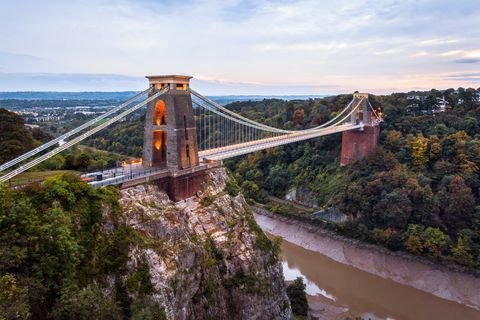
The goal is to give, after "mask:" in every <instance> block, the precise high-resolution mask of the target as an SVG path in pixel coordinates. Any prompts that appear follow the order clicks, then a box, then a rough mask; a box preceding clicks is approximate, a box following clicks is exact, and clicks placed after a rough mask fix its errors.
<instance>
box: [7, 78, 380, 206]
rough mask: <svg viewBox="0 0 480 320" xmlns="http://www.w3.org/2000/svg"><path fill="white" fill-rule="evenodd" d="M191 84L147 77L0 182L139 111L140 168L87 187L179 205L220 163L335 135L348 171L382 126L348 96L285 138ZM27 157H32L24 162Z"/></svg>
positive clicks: (361, 101) (363, 97) (357, 98)
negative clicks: (144, 85) (137, 189)
mask: <svg viewBox="0 0 480 320" xmlns="http://www.w3.org/2000/svg"><path fill="white" fill-rule="evenodd" d="M191 78H192V77H189V76H179V75H168V76H148V77H147V79H148V80H149V88H148V89H146V90H145V91H143V92H141V93H139V94H138V95H136V96H135V97H133V98H131V99H130V100H128V101H126V102H125V103H122V104H121V105H119V106H118V107H115V108H113V109H111V110H109V111H108V112H106V113H104V114H102V115H100V116H98V117H97V118H95V119H92V120H90V121H88V122H86V123H85V124H83V125H81V126H79V127H78V128H75V129H74V130H72V131H70V132H68V133H66V134H64V135H62V136H60V137H58V138H56V139H54V140H52V141H50V142H48V143H46V144H44V145H41V146H39V147H37V148H35V149H34V150H31V151H29V152H27V153H25V154H23V155H21V156H19V157H18V158H16V159H13V160H11V161H9V162H7V163H4V164H2V165H0V172H1V171H5V170H7V169H10V168H12V167H13V166H16V165H17V164H20V166H18V167H17V168H15V169H13V170H11V171H9V172H8V173H5V174H4V175H3V176H1V177H0V183H1V182H5V181H8V180H10V179H12V178H13V177H15V176H16V175H18V174H20V173H22V172H24V171H26V170H28V169H30V168H32V167H33V166H35V165H37V164H39V163H41V162H42V161H44V160H46V159H48V158H50V157H52V156H54V155H56V154H58V153H59V152H62V151H63V150H65V149H67V148H69V147H71V146H73V145H75V144H77V143H79V142H81V141H82V140H84V139H86V138H88V137H90V136H92V135H93V134H95V133H97V132H98V131H100V130H103V129H104V128H106V127H108V126H109V125H111V124H113V123H115V122H117V121H119V120H121V119H123V118H125V117H126V116H128V115H129V114H131V113H132V112H134V111H136V110H139V109H140V108H142V107H144V106H146V109H147V111H146V117H145V119H146V120H145V124H144V128H145V132H144V142H143V156H142V159H141V161H138V162H137V163H136V164H130V165H129V166H127V167H126V168H122V169H121V170H118V168H114V169H111V170H106V171H104V172H103V173H102V175H100V178H99V179H96V180H97V181H91V182H90V184H91V185H93V186H95V187H99V186H106V185H119V186H120V187H122V188H124V187H130V186H134V185H137V184H141V183H145V182H154V183H155V184H157V185H158V186H159V187H160V188H161V189H162V190H165V191H166V192H167V194H168V195H169V196H170V198H171V199H172V200H173V201H180V200H183V199H186V198H189V197H191V196H193V195H195V194H196V193H197V192H198V191H199V190H200V188H201V185H202V183H203V181H204V179H205V173H206V170H208V169H210V168H212V167H216V166H219V165H221V160H223V159H227V158H231V157H235V156H239V155H244V154H248V153H252V152H255V151H260V150H264V149H268V148H273V147H276V146H280V145H284V144H289V143H294V142H298V141H303V140H308V139H313V138H316V137H321V136H325V135H329V134H334V133H339V132H342V135H343V136H342V154H341V165H348V164H349V163H351V162H352V161H356V160H359V159H362V158H363V157H366V156H367V155H368V154H370V153H371V152H372V151H373V150H374V148H375V146H376V145H377V143H378V137H379V130H380V129H379V124H380V122H381V121H382V119H381V116H380V115H379V114H377V113H376V111H375V110H374V109H373V108H372V106H371V104H370V103H369V101H368V94H365V93H355V94H354V95H353V99H352V100H351V101H350V103H349V104H348V105H347V106H346V107H345V108H344V109H343V110H341V111H340V112H339V113H338V114H337V115H336V116H335V117H333V118H332V119H331V120H329V121H327V122H326V123H324V124H322V125H319V126H317V127H314V128H309V129H305V130H297V131H293V130H284V129H280V128H275V127H271V126H268V125H265V124H263V123H259V122H256V121H253V120H250V119H248V118H246V117H243V116H242V115H240V114H237V113H235V112H233V111H231V110H229V109H226V108H225V107H223V106H222V105H220V104H218V103H215V102H214V101H212V100H210V99H208V98H206V97H205V96H203V95H201V94H200V93H198V92H196V91H194V90H193V89H191V88H190V79H191ZM145 96H146V98H145ZM142 98H143V100H142V101H140V102H139V100H141V99H142ZM132 104H133V105H132ZM122 110H123V111H122ZM120 111H122V112H120ZM117 113H118V114H117ZM115 114H117V115H115ZM90 127H92V128H91V129H90V130H87V128H90ZM85 130H87V131H85ZM63 142H64V143H63ZM47 149H50V150H49V151H47ZM32 157H36V158H34V159H33V160H30V161H29V162H26V163H24V162H25V161H27V159H29V158H32ZM21 163H22V164H21Z"/></svg>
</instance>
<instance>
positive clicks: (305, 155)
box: [226, 89, 480, 269]
mask: <svg viewBox="0 0 480 320" xmlns="http://www.w3.org/2000/svg"><path fill="white" fill-rule="evenodd" d="M478 92H479V91H477V90H473V89H467V90H463V89H459V90H458V91H457V92H456V91H454V90H453V89H451V90H447V91H446V92H443V93H442V92H439V91H435V90H432V91H431V92H429V93H428V96H427V99H425V101H424V102H423V103H421V104H420V108H424V109H429V108H430V107H431V105H432V104H433V103H434V102H435V98H436V97H440V96H442V95H445V99H446V100H447V101H450V103H451V107H452V108H451V109H450V110H449V111H448V112H445V113H440V114H426V115H422V116H414V115H413V114H412V113H411V112H407V108H406V107H407V105H408V102H407V99H406V96H407V95H406V94H392V95H389V96H377V97H376V98H375V99H372V103H373V104H374V105H376V106H381V108H382V110H383V113H384V118H385V122H384V123H383V124H382V133H381V143H380V146H379V147H378V148H377V150H376V152H375V153H374V154H373V155H372V156H371V157H370V158H369V159H365V160H363V161H360V162H358V163H355V164H353V165H350V166H348V167H340V166H339V155H340V144H341V136H340V135H332V136H328V137H325V138H321V139H316V140H313V141H308V142H305V143H299V144H293V145H288V146H284V147H281V148H275V149H273V150H267V151H264V152H259V153H255V154H251V155H248V156H246V157H243V158H241V159H231V160H229V161H226V165H227V166H228V167H229V168H230V170H232V171H233V172H234V173H235V176H236V178H237V180H238V182H239V183H240V185H241V186H242V187H243V189H244V191H245V193H246V196H247V197H251V198H252V199H253V200H256V201H259V202H265V201H266V200H267V194H273V195H275V196H279V197H282V196H284V195H285V193H286V192H287V190H288V189H289V188H290V187H291V186H303V187H307V188H308V189H310V190H313V191H314V194H315V195H316V200H317V203H318V204H319V205H320V206H321V207H330V206H333V207H336V208H338V209H340V210H341V211H342V212H343V213H345V214H347V215H349V216H350V220H349V222H347V223H346V224H344V225H335V226H333V227H332V228H333V229H335V230H336V231H337V232H340V233H343V234H345V235H347V236H350V237H355V238H359V239H362V240H364V241H368V242H372V243H375V244H381V245H385V246H387V247H388V248H390V249H391V250H406V251H408V252H411V253H413V254H416V255H421V256H425V257H428V258H431V259H434V260H441V261H444V262H447V263H448V262H454V263H456V264H461V265H464V266H466V267H468V268H472V269H474V268H475V269H476V268H479V267H480V188H479V187H480V184H479V166H480V127H479V121H480V104H479V102H478V98H477V97H478V96H477V95H478ZM372 98H373V97H372ZM349 99H350V97H349V96H342V97H335V98H333V99H325V100H308V101H293V102H283V101H277V100H270V101H264V102H263V103H237V104H233V105H232V108H233V109H235V110H236V111H240V112H242V113H244V114H246V115H248V116H249V117H251V118H254V119H257V120H261V119H269V122H270V123H269V124H272V125H277V126H278V125H280V124H281V123H285V126H286V127H289V128H305V127H309V126H313V125H316V124H318V123H321V122H324V121H325V120H327V119H328V118H329V117H331V116H333V113H334V112H336V111H338V110H340V108H341V106H343V105H346V102H347V101H348V100H349ZM459 99H460V100H459ZM458 101H461V104H459V103H458ZM429 104H430V105H429ZM331 113H332V114H331ZM262 115H266V116H262ZM284 121H285V122H284ZM277 210H278V211H279V212H280V213H281V211H282V208H277ZM283 210H285V209H283Z"/></svg>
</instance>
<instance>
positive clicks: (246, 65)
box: [0, 0, 480, 94]
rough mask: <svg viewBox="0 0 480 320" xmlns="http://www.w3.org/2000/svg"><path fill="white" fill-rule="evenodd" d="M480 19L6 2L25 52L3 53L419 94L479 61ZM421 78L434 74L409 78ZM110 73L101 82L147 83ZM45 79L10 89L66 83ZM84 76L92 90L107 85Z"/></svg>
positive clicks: (274, 6)
mask: <svg viewBox="0 0 480 320" xmlns="http://www.w3.org/2000/svg"><path fill="white" fill-rule="evenodd" d="M467 8H468V10H466V9H467ZM445 12H448V15H446V14H445ZM479 15H480V2H478V0H458V1H455V2H452V1H451V0H418V1H397V0H385V1H380V2H379V1H374V0H348V1H347V0H343V1H330V2H328V1H318V0H288V1H287V0H277V1H273V0H256V1H253V0H247V1H241V0H224V1H221V0H203V1H193V0H185V1H174V0H162V1H158V0H84V1H81V0H70V1H62V0H49V1H34V0H24V1H0V38H1V39H2V41H1V43H0V51H2V52H9V53H15V55H18V57H17V58H12V57H4V56H2V55H1V54H0V68H1V69H0V71H3V72H6V73H11V74H28V73H32V74H33V73H35V74H44V75H46V74H70V75H78V74H97V75H98V74H100V75H131V76H132V77H134V78H136V79H143V76H144V75H145V74H167V73H186V74H191V75H193V76H196V75H202V76H203V77H206V78H208V79H231V80H232V82H233V83H237V86H238V88H242V90H244V92H243V93H245V94H248V93H249V91H250V90H251V91H255V90H257V89H254V88H253V87H252V86H243V85H240V84H241V83H250V84H256V85H257V86H258V88H259V90H260V89H261V90H274V89H273V88H277V90H279V92H278V93H281V91H280V90H286V89H285V88H286V87H285V85H286V84H287V87H288V88H290V87H296V88H298V90H305V91H306V90H313V89H315V88H320V89H319V90H327V89H328V86H331V85H333V86H336V87H335V88H336V89H332V90H340V88H344V90H346V91H349V90H350V89H355V88H357V87H359V86H363V85H364V84H365V86H366V88H373V89H375V88H378V89H379V90H380V89H381V88H385V87H389V88H398V89H405V90H408V89H409V88H410V87H421V86H426V87H431V86H432V83H431V78H430V75H438V74H443V73H446V72H452V71H462V70H461V69H460V70H459V68H461V66H462V63H463V65H464V66H465V65H466V64H467V62H470V63H473V60H471V59H478V58H479V57H478V56H475V54H476V53H475V52H476V50H478V43H480V29H479V28H478V26H479V24H478V16H479ZM12 30H14V32H12ZM22 55H24V56H25V57H22ZM472 55H473V56H472ZM427 56H428V59H425V58H421V57H427ZM465 59H470V60H465ZM457 60H458V61H457ZM462 60H465V61H462ZM12 61H13V62H12ZM461 61H462V63H460V62H461ZM414 73H415V74H421V75H424V77H415V78H414V80H411V81H410V80H409V81H407V80H404V81H403V82H401V83H400V82H399V81H397V79H399V78H402V79H407V78H408V76H409V75H411V74H414ZM18 77H19V79H20V78H21V79H26V78H25V76H15V77H14V78H15V79H17V78H18ZM127 77H129V76H127ZM67 78H68V77H67ZM74 78H75V77H74ZM100 78H102V79H107V78H108V77H104V76H101V77H100ZM76 79H78V78H76ZM442 79H443V78H442ZM107 80H108V81H107ZM107 80H104V81H102V82H98V85H99V86H100V87H101V88H105V90H115V89H116V88H117V87H122V88H123V87H125V86H127V85H131V86H132V88H130V89H131V90H137V89H139V88H138V87H143V85H144V82H143V80H139V82H137V81H136V80H135V81H133V80H132V81H130V80H126V79H123V80H122V79H113V78H109V79H107ZM2 81H3V80H2ZM37 81H44V83H42V84H40V83H35V84H30V83H28V82H25V81H24V80H22V81H20V80H18V81H17V80H16V81H13V82H12V83H10V84H9V83H6V82H5V81H3V82H2V85H3V86H8V87H10V88H11V87H12V86H13V85H14V84H16V85H18V86H19V87H18V88H17V89H18V90H22V89H28V88H30V87H34V86H35V87H39V88H40V87H42V88H43V87H44V88H46V87H48V83H50V85H51V87H52V88H60V87H61V86H62V82H61V81H60V80H58V78H55V77H47V76H43V77H42V78H37ZM389 81H390V82H391V84H390V83H388V82H389ZM63 83H64V85H65V90H71V88H79V89H81V88H80V86H78V85H77V84H75V83H74V82H73V78H71V79H70V80H68V79H66V80H65V81H64V82H63ZM79 83H80V82H79ZM81 83H83V85H84V86H85V87H84V88H85V90H86V89H90V88H92V87H93V85H94V84H95V81H93V80H92V81H81ZM214 84H215V83H214ZM24 85H26V86H27V87H28V88H24V87H22V86H24ZM108 85H110V86H111V87H110V88H107V87H108ZM215 85H218V86H219V89H218V90H219V91H221V90H224V89H223V88H230V89H231V90H237V89H234V86H229V87H225V86H224V87H220V86H221V83H220V82H219V83H216V84H215ZM367 85H368V87H367ZM435 85H438V86H443V85H450V83H449V82H435ZM208 88H209V90H212V91H214V87H213V84H212V86H209V87H208ZM324 88H326V89H324ZM102 90H103V89H102ZM238 90H240V89H238Z"/></svg>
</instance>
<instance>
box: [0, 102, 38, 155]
mask: <svg viewBox="0 0 480 320" xmlns="http://www.w3.org/2000/svg"><path fill="white" fill-rule="evenodd" d="M24 124H25V123H24V121H23V119H22V117H20V116H19V115H17V114H15V113H13V112H10V111H8V110H5V109H1V108H0V150H1V152H0V163H4V162H7V161H8V160H11V159H13V158H16V157H18V156H19V155H21V154H23V153H25V152H27V151H28V150H30V149H32V148H33V143H34V140H33V138H32V135H31V133H30V131H29V130H28V129H27V128H26V127H25V125H24Z"/></svg>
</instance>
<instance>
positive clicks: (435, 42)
mask: <svg viewBox="0 0 480 320" xmlns="http://www.w3.org/2000/svg"><path fill="white" fill-rule="evenodd" d="M459 41H460V40H458V39H429V40H423V41H420V42H419V43H418V46H436V45H444V44H450V43H457V42H459Z"/></svg>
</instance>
